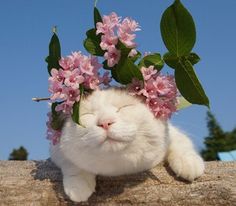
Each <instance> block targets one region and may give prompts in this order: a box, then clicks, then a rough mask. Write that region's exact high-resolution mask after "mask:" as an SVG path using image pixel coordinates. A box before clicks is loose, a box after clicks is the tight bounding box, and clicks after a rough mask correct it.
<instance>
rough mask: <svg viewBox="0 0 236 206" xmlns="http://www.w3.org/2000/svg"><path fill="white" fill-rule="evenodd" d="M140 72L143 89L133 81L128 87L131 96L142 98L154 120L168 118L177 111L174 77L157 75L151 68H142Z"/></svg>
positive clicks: (176, 92)
mask: <svg viewBox="0 0 236 206" xmlns="http://www.w3.org/2000/svg"><path fill="white" fill-rule="evenodd" d="M141 72H142V74H143V77H144V87H143V88H141V87H140V86H138V81H137V80H135V79H134V80H133V81H132V83H131V85H129V86H128V89H129V91H130V93H131V95H137V96H140V97H143V98H144V100H145V103H146V105H147V106H148V107H149V109H150V110H151V111H152V112H153V115H154V116H155V117H156V118H159V119H162V120H166V119H168V118H170V117H171V115H172V114H173V113H174V112H175V111H176V109H177V108H176V106H177V98H176V97H177V95H178V91H177V87H176V84H175V81H174V77H173V76H171V75H161V74H159V73H157V71H156V70H154V67H153V66H150V67H148V68H145V67H142V68H141ZM136 85H137V86H136Z"/></svg>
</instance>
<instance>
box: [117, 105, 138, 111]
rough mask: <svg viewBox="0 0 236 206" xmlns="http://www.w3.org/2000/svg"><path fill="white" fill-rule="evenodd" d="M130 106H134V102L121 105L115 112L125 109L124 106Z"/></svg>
mask: <svg viewBox="0 0 236 206" xmlns="http://www.w3.org/2000/svg"><path fill="white" fill-rule="evenodd" d="M132 106H134V104H127V105H123V106H121V107H119V108H118V109H117V111H116V112H119V111H121V110H122V109H125V108H127V107H132Z"/></svg>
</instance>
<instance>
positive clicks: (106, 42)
mask: <svg viewBox="0 0 236 206" xmlns="http://www.w3.org/2000/svg"><path fill="white" fill-rule="evenodd" d="M117 42H118V37H117V36H114V35H110V34H105V35H102V37H101V43H100V47H101V48H102V50H108V49H109V47H111V46H113V45H116V44H117Z"/></svg>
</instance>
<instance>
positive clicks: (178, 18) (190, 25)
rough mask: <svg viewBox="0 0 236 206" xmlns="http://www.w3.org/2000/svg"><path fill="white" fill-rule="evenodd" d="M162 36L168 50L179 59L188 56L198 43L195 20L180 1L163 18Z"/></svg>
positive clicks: (176, 1) (168, 9) (167, 10)
mask: <svg viewBox="0 0 236 206" xmlns="http://www.w3.org/2000/svg"><path fill="white" fill-rule="evenodd" d="M161 35H162V39H163V41H164V43H165V46H166V48H167V49H168V50H169V51H170V53H172V54H175V55H176V56H177V57H181V56H184V55H188V54H189V53H190V52H191V50H192V48H193V46H194V44H195V41H196V29H195V25H194V21H193V18H192V16H191V14H190V13H189V12H188V10H187V9H186V8H185V7H184V6H183V4H182V3H181V2H180V1H179V0H175V2H174V3H173V4H172V5H171V6H170V7H168V8H167V9H166V10H165V12H164V13H163V15H162V18H161Z"/></svg>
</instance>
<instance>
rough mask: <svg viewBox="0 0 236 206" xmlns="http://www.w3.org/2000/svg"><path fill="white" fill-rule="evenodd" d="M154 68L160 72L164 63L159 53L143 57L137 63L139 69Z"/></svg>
mask: <svg viewBox="0 0 236 206" xmlns="http://www.w3.org/2000/svg"><path fill="white" fill-rule="evenodd" d="M152 65H153V66H154V68H155V69H157V70H158V71H160V70H161V69H162V67H163V66H164V61H163V60H162V58H161V55H160V54H159V53H154V54H150V55H147V56H145V57H143V59H142V60H141V61H140V62H139V68H141V67H143V66H144V67H149V66H152Z"/></svg>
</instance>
